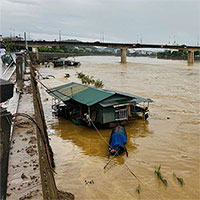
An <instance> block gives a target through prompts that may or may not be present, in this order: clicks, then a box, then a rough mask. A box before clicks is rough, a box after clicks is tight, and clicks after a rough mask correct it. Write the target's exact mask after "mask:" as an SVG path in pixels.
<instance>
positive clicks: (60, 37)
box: [59, 30, 61, 41]
mask: <svg viewBox="0 0 200 200" xmlns="http://www.w3.org/2000/svg"><path fill="white" fill-rule="evenodd" d="M59 41H61V30H59Z"/></svg>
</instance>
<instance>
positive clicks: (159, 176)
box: [155, 165, 168, 186]
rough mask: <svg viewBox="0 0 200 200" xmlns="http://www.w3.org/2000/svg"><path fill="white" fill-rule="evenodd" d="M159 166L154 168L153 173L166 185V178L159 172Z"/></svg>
mask: <svg viewBox="0 0 200 200" xmlns="http://www.w3.org/2000/svg"><path fill="white" fill-rule="evenodd" d="M160 168H161V165H160V166H159V167H158V168H157V169H156V170H155V173H156V174H157V177H158V178H159V179H160V180H161V181H162V182H163V184H164V185H165V186H167V185H168V183H167V180H166V179H164V178H163V176H162V174H161V172H160Z"/></svg>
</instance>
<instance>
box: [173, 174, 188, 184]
mask: <svg viewBox="0 0 200 200" xmlns="http://www.w3.org/2000/svg"><path fill="white" fill-rule="evenodd" d="M173 176H174V177H175V178H176V179H177V180H178V182H179V183H180V184H181V185H182V186H183V185H184V184H185V183H184V181H183V179H182V178H180V177H177V176H176V174H175V173H173Z"/></svg>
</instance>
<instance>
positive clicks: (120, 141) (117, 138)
mask: <svg viewBox="0 0 200 200" xmlns="http://www.w3.org/2000/svg"><path fill="white" fill-rule="evenodd" d="M126 142H127V137H126V136H125V135H124V134H123V133H121V132H115V133H113V134H112V136H111V138H110V147H111V148H112V149H115V150H116V151H117V150H118V148H119V146H122V147H124V146H125V144H126Z"/></svg>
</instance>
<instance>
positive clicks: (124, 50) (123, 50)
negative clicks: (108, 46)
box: [121, 48, 126, 63]
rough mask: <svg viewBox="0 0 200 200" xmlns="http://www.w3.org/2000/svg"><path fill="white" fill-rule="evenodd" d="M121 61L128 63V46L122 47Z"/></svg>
mask: <svg viewBox="0 0 200 200" xmlns="http://www.w3.org/2000/svg"><path fill="white" fill-rule="evenodd" d="M121 63H126V48H123V49H121Z"/></svg>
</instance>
